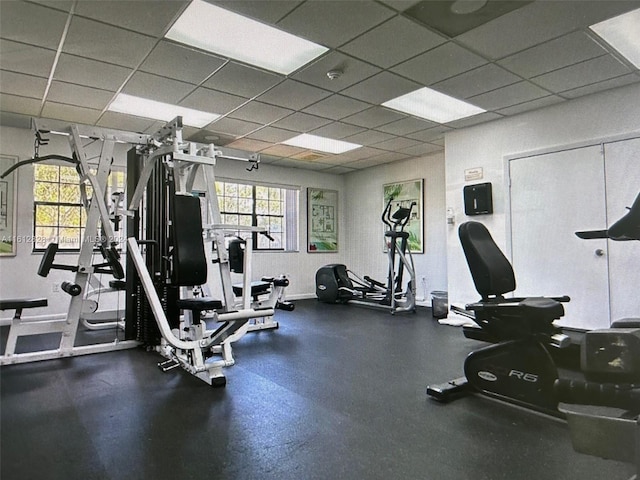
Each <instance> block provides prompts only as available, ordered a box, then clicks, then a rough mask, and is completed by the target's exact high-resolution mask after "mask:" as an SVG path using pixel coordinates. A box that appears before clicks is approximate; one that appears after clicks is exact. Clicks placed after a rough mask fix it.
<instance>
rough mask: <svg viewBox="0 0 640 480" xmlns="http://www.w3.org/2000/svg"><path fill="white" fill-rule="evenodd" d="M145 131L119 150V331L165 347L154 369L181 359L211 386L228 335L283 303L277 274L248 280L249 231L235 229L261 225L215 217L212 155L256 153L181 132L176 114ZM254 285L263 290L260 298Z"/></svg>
mask: <svg viewBox="0 0 640 480" xmlns="http://www.w3.org/2000/svg"><path fill="white" fill-rule="evenodd" d="M152 138H153V140H154V141H153V143H149V144H147V145H144V146H137V147H135V148H132V149H131V150H129V153H128V158H127V172H128V176H127V182H128V185H127V190H128V191H131V192H133V194H132V196H131V197H130V199H129V207H128V212H129V217H128V219H127V236H128V239H127V252H128V257H127V272H128V274H127V280H126V281H127V292H128V295H127V306H126V310H127V315H126V317H127V324H126V333H127V336H132V337H133V338H136V339H137V340H139V341H140V342H142V343H143V344H145V345H147V346H148V347H149V348H151V349H152V350H155V351H157V352H158V353H160V354H161V355H162V356H163V357H165V358H166V361H163V362H161V363H160V364H159V366H160V367H161V368H162V369H163V370H164V371H168V370H170V369H173V368H176V367H182V368H183V369H184V370H186V371H187V372H189V373H191V374H193V375H195V376H196V377H198V378H200V379H201V380H203V381H205V382H206V383H208V384H210V385H212V386H214V387H219V386H224V385H225V384H226V377H225V376H224V375H223V369H224V368H225V367H229V366H232V365H233V364H234V363H235V360H234V358H233V355H232V347H231V345H232V343H233V342H235V341H237V340H239V339H240V338H242V336H243V335H244V334H245V333H247V332H248V331H250V330H255V329H262V328H275V327H277V323H275V322H273V321H272V320H271V319H272V318H273V315H274V311H275V309H276V308H284V309H286V310H292V309H293V305H292V304H290V303H288V302H285V301H284V300H283V295H284V289H285V288H286V286H287V285H288V283H289V282H288V279H286V277H284V276H280V277H278V278H263V279H262V280H261V281H259V282H252V279H251V259H252V244H251V241H250V239H249V240H246V241H245V240H242V239H240V238H238V237H237V236H236V232H237V231H239V230H241V231H244V232H246V233H248V234H251V235H254V234H267V235H268V232H266V231H265V229H263V228H260V227H239V226H237V225H225V224H223V223H222V221H221V215H220V210H219V206H218V197H217V193H216V189H215V173H214V167H215V165H216V162H217V160H218V159H230V160H240V161H246V162H248V163H249V165H250V166H249V168H248V169H247V170H249V171H251V170H255V169H257V167H258V164H259V157H258V156H251V157H249V158H240V157H234V156H230V155H225V154H224V153H223V152H222V151H220V150H216V149H215V148H214V146H213V145H204V146H203V145H198V144H195V143H189V142H183V140H182V119H181V118H180V117H177V118H176V119H174V120H173V121H171V122H169V123H168V124H167V125H166V126H165V127H163V128H162V129H161V130H159V131H158V132H156V133H155V134H153V135H152ZM198 179H202V180H204V185H205V188H206V192H205V196H204V202H205V205H206V209H205V213H204V215H203V213H202V210H201V199H200V198H199V196H196V195H194V194H193V193H192V192H193V191H194V183H195V182H196V181H197V180H198ZM229 236H232V240H231V241H230V242H227V240H228V238H229ZM205 244H211V245H212V247H213V248H212V249H209V250H208V249H205ZM209 264H213V265H215V266H216V267H217V269H218V273H219V279H220V285H221V290H222V297H223V298H222V299H216V298H213V297H211V296H210V292H211V291H212V289H211V288H209V286H208V280H209V277H210V276H213V275H211V274H210V272H209V268H208V265H209ZM232 271H233V272H237V273H242V276H243V277H242V278H243V280H242V283H241V284H236V285H234V284H233V283H232V277H231V273H232ZM264 295H268V298H267V299H266V300H261V299H260V297H263V296H264ZM181 311H182V312H183V313H182V315H181V313H180V312H181ZM257 319H262V321H257ZM265 319H267V320H266V321H265ZM129 320H131V321H129Z"/></svg>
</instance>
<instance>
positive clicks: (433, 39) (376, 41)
mask: <svg viewBox="0 0 640 480" xmlns="http://www.w3.org/2000/svg"><path fill="white" fill-rule="evenodd" d="M444 42H446V39H445V38H444V37H442V36H440V35H438V34H436V33H433V32H431V31H430V30H427V29H426V28H424V27H422V26H421V25H419V24H417V23H415V22H413V21H411V20H409V19H408V18H404V17H400V16H398V17H394V18H392V19H390V20H387V21H386V22H385V23H383V24H382V25H380V26H378V27H376V28H374V29H373V30H370V31H368V32H367V33H365V34H364V35H362V36H360V37H358V38H356V39H355V40H352V41H351V42H349V43H347V44H346V45H344V46H342V47H340V50H342V51H344V52H346V53H349V54H351V55H353V56H355V57H358V58H363V59H364V60H367V61H369V62H371V63H373V64H374V65H378V66H380V67H383V68H388V67H391V66H393V65H396V64H398V63H400V62H403V61H405V60H407V59H408V58H411V57H414V56H416V55H418V54H420V53H422V52H425V51H427V50H431V49H432V48H434V47H437V46H438V45H441V44H442V43H444Z"/></svg>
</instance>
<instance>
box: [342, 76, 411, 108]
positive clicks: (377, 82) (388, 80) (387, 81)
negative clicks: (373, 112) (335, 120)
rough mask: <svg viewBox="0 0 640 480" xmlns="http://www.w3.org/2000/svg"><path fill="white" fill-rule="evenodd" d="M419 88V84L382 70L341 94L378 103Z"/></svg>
mask: <svg viewBox="0 0 640 480" xmlns="http://www.w3.org/2000/svg"><path fill="white" fill-rule="evenodd" d="M418 88H420V84H418V83H415V82H412V81H410V80H406V79H404V78H401V77H399V76H398V75H394V74H393V73H389V72H382V73H379V74H378V75H375V76H373V77H371V78H368V79H366V80H365V81H363V82H360V83H358V84H356V85H353V86H352V87H349V88H347V89H345V90H343V91H342V92H340V93H342V94H343V95H347V96H349V97H353V98H357V99H358V100H363V101H365V102H369V103H372V104H374V105H379V104H381V103H384V102H386V101H387V100H391V99H392V98H396V97H399V96H400V95H404V94H405V93H409V92H412V91H414V90H417V89H418Z"/></svg>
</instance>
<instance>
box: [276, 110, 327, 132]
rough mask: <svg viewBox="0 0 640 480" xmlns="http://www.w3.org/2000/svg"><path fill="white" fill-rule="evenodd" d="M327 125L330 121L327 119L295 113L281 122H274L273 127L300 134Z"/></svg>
mask: <svg viewBox="0 0 640 480" xmlns="http://www.w3.org/2000/svg"><path fill="white" fill-rule="evenodd" d="M328 123H331V120H329V119H327V118H322V117H316V116H315V115H309V114H308V113H303V112H295V113H293V114H291V115H289V116H288V117H286V118H283V119H282V120H278V121H277V122H274V123H273V126H274V127H279V128H286V129H287V130H292V131H294V132H301V133H302V132H309V131H311V130H313V129H316V128H320V127H322V126H323V125H326V124H328Z"/></svg>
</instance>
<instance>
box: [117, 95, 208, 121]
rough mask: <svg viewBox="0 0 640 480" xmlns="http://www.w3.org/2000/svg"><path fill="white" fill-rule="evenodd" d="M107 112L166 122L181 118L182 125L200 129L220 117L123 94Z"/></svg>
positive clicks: (118, 96)
mask: <svg viewBox="0 0 640 480" xmlns="http://www.w3.org/2000/svg"><path fill="white" fill-rule="evenodd" d="M108 110H110V111H112V112H118V113H127V114H129V115H135V116H136V117H145V118H153V119H155V120H164V121H165V122H168V121H170V120H173V119H174V118H176V117H177V116H181V117H182V123H183V124H184V125H190V126H192V127H198V128H202V127H204V126H205V125H209V124H210V123H211V122H213V121H214V120H215V119H217V118H219V117H220V115H217V114H215V113H209V112H201V111H200V110H194V109H192V108H186V107H180V106H178V105H171V104H169V103H162V102H156V101H155V100H149V99H147V98H140V97H134V96H133V95H127V94H125V93H119V94H118V95H117V96H116V98H115V100H114V101H113V102H111V105H109V108H108Z"/></svg>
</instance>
